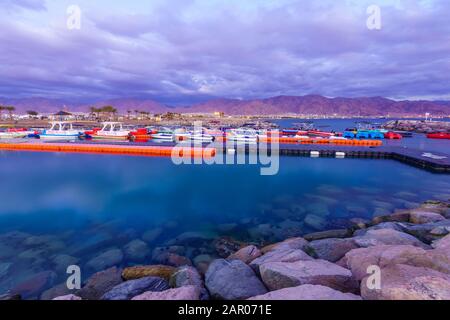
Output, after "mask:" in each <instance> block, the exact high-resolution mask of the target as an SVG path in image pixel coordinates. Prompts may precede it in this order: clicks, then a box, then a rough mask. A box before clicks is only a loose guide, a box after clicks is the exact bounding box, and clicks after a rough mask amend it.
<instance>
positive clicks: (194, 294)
mask: <svg viewBox="0 0 450 320" xmlns="http://www.w3.org/2000/svg"><path fill="white" fill-rule="evenodd" d="M199 296H200V290H199V288H198V287H196V286H185V287H181V288H174V289H169V290H165V291H161V292H152V291H149V292H144V293H143V294H141V295H138V296H136V297H134V298H133V299H131V300H170V301H174V300H187V301H192V300H199Z"/></svg>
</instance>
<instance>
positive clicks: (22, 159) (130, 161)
mask: <svg viewBox="0 0 450 320" xmlns="http://www.w3.org/2000/svg"><path fill="white" fill-rule="evenodd" d="M0 177H1V180H0V198H1V205H0V293H2V292H6V291H7V290H10V289H14V288H17V286H18V285H19V286H21V287H22V288H23V286H24V284H23V282H24V281H25V286H31V284H30V283H34V284H35V283H36V282H37V281H38V280H39V279H37V280H36V279H35V278H33V277H36V275H38V276H40V277H42V272H44V274H45V275H46V276H48V274H49V271H50V274H51V275H52V276H51V277H50V278H51V279H50V280H51V281H50V280H49V283H47V284H46V285H45V286H42V287H39V288H38V289H35V291H30V293H29V294H28V295H27V296H26V298H36V297H38V296H39V294H40V293H41V292H42V291H43V290H44V289H45V288H47V287H49V286H51V285H55V284H58V283H60V282H63V281H64V280H65V277H66V274H65V267H66V266H67V265H68V264H73V263H76V264H78V265H80V267H81V268H82V272H83V279H86V278H87V277H88V276H89V275H90V274H92V273H93V272H95V271H98V270H100V269H104V268H107V267H109V266H111V265H118V266H128V265H134V264H142V263H167V261H165V259H166V258H167V254H168V252H169V251H170V252H171V253H176V254H177V255H179V256H182V257H187V258H189V259H191V261H195V262H196V263H197V262H198V261H202V260H205V259H208V257H215V256H217V255H218V253H220V252H219V251H218V250H217V239H219V238H221V237H231V238H233V239H235V240H236V241H244V242H253V243H257V244H264V243H268V242H274V241H278V240H282V239H285V238H287V237H291V236H299V235H302V234H305V233H308V232H313V231H318V230H324V229H329V228H337V227H341V226H345V225H347V224H348V219H349V218H352V217H360V218H368V219H369V218H372V217H373V216H374V215H380V214H385V213H388V212H391V211H393V210H395V209H398V208H411V207H414V206H417V205H418V203H420V202H421V201H424V200H427V199H430V198H442V199H444V198H447V199H448V198H449V197H450V195H449V193H450V177H449V176H448V175H436V174H432V173H429V172H427V171H423V170H419V169H416V168H413V167H409V166H406V165H404V164H401V163H398V162H395V161H391V160H367V159H364V160H363V159H360V160H358V159H340V160H338V159H327V158H318V159H310V158H297V157H283V158H281V160H280V170H279V173H278V174H277V175H275V176H261V175H260V167H259V166H256V165H213V166H209V165H182V166H176V165H174V164H172V162H171V160H170V159H167V158H146V157H126V156H107V155H80V154H51V153H21V152H2V153H0ZM180 235H181V236H180ZM137 239H139V241H137V242H136V241H135V240H137ZM133 241H134V242H133ZM215 241H216V242H215ZM130 242H131V244H130ZM99 255H101V257H102V258H101V259H100V260H99V259H98V258H97V257H98V256H99ZM177 257H178V256H177ZM178 258H179V257H178ZM45 272H47V273H45ZM30 279H31V280H30ZM47 280H48V279H47ZM35 285H36V284H35Z"/></svg>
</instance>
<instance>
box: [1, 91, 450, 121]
mask: <svg viewBox="0 0 450 320" xmlns="http://www.w3.org/2000/svg"><path fill="white" fill-rule="evenodd" d="M0 105H12V106H15V107H16V110H17V111H16V113H18V112H20V113H22V112H26V111H28V110H34V111H38V112H41V113H52V112H57V111H59V110H67V111H72V112H87V111H89V108H90V107H91V106H94V107H101V106H105V105H112V106H114V107H115V108H117V109H118V111H119V113H122V114H125V113H127V112H128V111H130V112H132V113H134V112H135V110H138V111H147V112H150V113H165V112H180V113H200V112H215V111H222V112H224V113H225V114H232V115H237V114H239V115H269V114H270V115H280V114H308V115H312V114H317V115H340V116H387V115H390V116H396V115H424V114H425V113H427V112H428V113H431V114H432V115H433V116H438V115H439V116H449V115H450V102H449V101H425V100H421V101H409V100H403V101H396V100H391V99H387V98H383V97H361V98H340V97H338V98H327V97H324V96H320V95H306V96H277V97H272V98H267V99H252V100H238V99H212V100H209V101H206V102H203V103H198V104H193V105H190V106H182V107H180V106H170V105H166V104H162V103H159V102H157V101H154V100H147V99H136V98H121V99H111V100H103V101H96V102H93V103H91V104H81V103H79V104H75V103H70V102H67V101H63V100H56V99H46V98H25V99H7V98H1V97H0Z"/></svg>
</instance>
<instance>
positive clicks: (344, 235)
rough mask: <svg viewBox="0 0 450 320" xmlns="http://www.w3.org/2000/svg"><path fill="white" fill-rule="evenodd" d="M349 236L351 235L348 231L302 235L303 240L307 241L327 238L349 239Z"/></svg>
mask: <svg viewBox="0 0 450 320" xmlns="http://www.w3.org/2000/svg"><path fill="white" fill-rule="evenodd" d="M351 235H352V234H351V232H350V230H348V229H335V230H326V231H320V232H314V233H309V234H307V235H304V236H303V238H305V239H306V240H308V241H313V240H321V239H328V238H347V237H350V236H351Z"/></svg>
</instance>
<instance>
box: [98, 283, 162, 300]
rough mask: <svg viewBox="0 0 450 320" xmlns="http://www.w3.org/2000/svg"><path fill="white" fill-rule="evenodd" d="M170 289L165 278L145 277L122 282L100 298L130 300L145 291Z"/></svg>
mask: <svg viewBox="0 0 450 320" xmlns="http://www.w3.org/2000/svg"><path fill="white" fill-rule="evenodd" d="M167 289H170V287H169V284H168V283H167V281H166V280H164V279H162V278H158V277H145V278H140V279H136V280H130V281H126V282H123V283H121V284H119V285H117V286H115V287H114V288H112V289H111V290H110V291H108V292H107V293H105V294H104V295H103V296H102V298H101V299H102V300H130V299H131V298H133V297H135V296H137V295H140V294H142V293H144V292H147V291H164V290H167Z"/></svg>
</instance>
